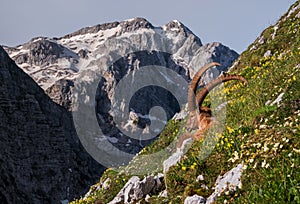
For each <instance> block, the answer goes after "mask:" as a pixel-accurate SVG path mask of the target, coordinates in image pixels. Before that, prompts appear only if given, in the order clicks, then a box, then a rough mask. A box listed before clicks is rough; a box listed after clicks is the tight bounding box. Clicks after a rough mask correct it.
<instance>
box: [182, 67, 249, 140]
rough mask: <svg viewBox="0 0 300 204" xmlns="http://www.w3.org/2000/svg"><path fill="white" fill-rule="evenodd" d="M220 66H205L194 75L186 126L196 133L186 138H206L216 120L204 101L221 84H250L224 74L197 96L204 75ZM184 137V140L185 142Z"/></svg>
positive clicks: (232, 75) (240, 78)
mask: <svg viewBox="0 0 300 204" xmlns="http://www.w3.org/2000/svg"><path fill="white" fill-rule="evenodd" d="M213 66H220V64H219V63H217V62H212V63H210V64H207V65H205V66H204V67H202V68H201V69H199V71H198V72H197V73H196V74H195V75H194V77H193V79H192V81H191V83H190V88H189V92H188V111H189V117H188V121H187V124H186V127H187V129H188V131H192V130H196V132H194V133H187V134H186V136H184V137H185V139H186V138H190V137H193V138H194V139H196V140H198V139H200V138H202V137H204V134H205V132H206V131H207V130H208V129H209V128H210V127H211V126H212V124H213V122H214V118H213V115H212V111H211V109H210V107H207V106H203V105H202V104H203V101H204V99H205V97H206V96H207V95H208V93H209V92H210V91H211V90H212V89H213V88H215V87H216V86H218V85H219V84H221V83H223V82H226V81H230V80H240V81H243V82H245V83H248V82H247V80H246V79H245V78H244V77H242V76H239V75H235V74H231V75H230V74H226V73H223V74H221V75H220V76H219V77H217V78H215V79H214V80H212V81H211V82H209V83H208V84H206V85H205V86H204V87H203V88H202V89H201V90H200V91H199V92H198V93H197V94H196V91H197V86H198V84H199V82H200V79H201V77H202V75H203V74H204V73H205V72H206V71H207V70H208V69H209V68H211V67H213ZM198 107H199V108H198ZM184 137H183V139H182V140H184Z"/></svg>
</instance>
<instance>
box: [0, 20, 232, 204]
mask: <svg viewBox="0 0 300 204" xmlns="http://www.w3.org/2000/svg"><path fill="white" fill-rule="evenodd" d="M3 48H4V49H2V48H1V61H0V63H1V64H0V65H1V66H0V68H1V70H0V71H1V75H0V77H1V81H2V84H1V87H0V89H1V92H0V94H1V95H0V114H1V121H0V126H1V137H0V138H1V143H0V145H1V150H0V151H1V156H0V161H1V177H0V181H1V182H0V201H1V202H2V203H58V202H59V201H66V200H70V199H72V198H74V197H78V196H79V195H80V194H82V193H83V192H85V191H86V188H87V187H88V186H89V184H91V183H93V182H95V179H96V178H99V175H100V174H101V173H102V170H103V167H101V166H100V165H98V164H97V163H96V161H95V160H94V159H93V158H92V157H91V156H89V154H88V153H87V152H86V151H85V149H84V148H83V146H82V145H81V141H80V140H79V137H78V132H80V131H79V130H78V129H75V127H74V123H73V120H72V116H74V112H76V110H75V109H76V108H74V106H73V105H74V104H72V96H73V95H74V94H73V93H74V90H76V89H77V91H78V87H82V86H85V85H91V84H96V88H95V89H93V94H94V95H92V96H91V97H86V98H84V100H83V104H88V105H91V106H93V111H94V113H92V114H90V113H88V112H86V113H85V115H87V116H88V117H91V116H93V117H95V118H96V119H97V122H98V125H99V127H100V129H101V130H102V133H103V134H105V137H107V138H108V139H107V140H108V141H109V142H110V144H112V145H113V146H114V147H116V148H117V149H119V150H121V151H123V152H126V153H128V154H131V155H135V154H136V153H138V152H139V151H140V150H141V149H142V148H144V147H145V146H147V145H149V144H150V143H152V142H153V141H154V140H155V139H156V138H151V139H148V140H141V139H138V138H134V139H133V138H130V137H129V136H128V135H126V134H124V133H123V132H122V131H120V128H121V129H122V128H123V129H126V128H127V127H129V126H130V128H132V129H134V128H135V127H133V126H134V125H135V126H136V127H138V128H142V129H143V128H144V129H147V127H149V126H150V125H151V123H152V122H153V121H152V119H153V118H151V117H150V115H149V111H151V110H152V108H153V107H156V106H160V107H162V108H163V109H164V110H165V112H166V119H167V120H169V119H171V118H172V117H173V116H174V114H175V113H176V112H178V111H179V110H180V109H181V108H182V107H181V106H182V105H183V104H184V103H185V102H186V101H184V100H183V101H182V103H181V104H178V103H177V101H176V100H178V98H176V97H174V96H173V95H172V94H174V93H171V92H170V91H169V90H166V89H162V88H159V87H157V86H155V85H156V84H154V86H150V87H145V88H144V87H143V86H142V87H140V88H141V89H139V90H138V91H137V92H136V93H134V94H133V97H132V98H131V100H130V102H128V104H129V105H128V107H129V111H130V114H129V115H130V118H127V119H128V120H126V121H123V123H122V124H121V125H120V126H116V124H115V121H114V118H116V117H119V116H120V117H121V118H124V117H126V116H127V115H126V114H128V113H127V112H128V111H127V110H125V109H122V107H123V106H122V103H121V102H122V100H123V99H124V98H122V97H123V95H122V97H121V98H119V99H118V100H115V89H116V88H117V85H118V84H119V83H120V82H121V81H122V80H123V79H124V78H126V77H128V76H131V75H130V74H132V76H136V75H135V74H137V73H139V70H142V69H144V68H145V70H146V69H147V67H151V66H152V67H153V66H157V67H163V68H166V69H167V70H171V71H172V72H174V73H176V74H177V75H178V76H180V77H182V79H184V80H185V81H186V82H187V83H188V82H189V81H190V79H191V78H192V76H193V75H194V74H195V72H196V71H197V70H198V69H200V68H201V67H202V66H203V65H205V64H207V63H209V62H212V61H215V62H219V63H221V64H222V66H220V67H216V68H213V69H211V70H210V71H208V72H207V73H206V75H205V76H204V77H203V79H202V80H203V83H207V82H208V81H210V80H211V78H214V77H216V76H218V75H219V74H220V73H221V72H223V71H226V70H227V69H228V68H229V67H230V66H231V65H232V63H233V62H234V61H235V60H236V59H237V57H238V54H237V53H236V52H235V51H233V50H231V49H230V48H228V47H226V46H224V45H222V44H221V43H218V42H213V43H208V44H204V45H203V44H202V42H201V40H200V39H199V38H198V37H197V36H196V35H194V34H193V32H192V31H191V30H190V29H188V28H187V27H186V26H184V25H183V24H182V23H181V22H179V21H176V20H174V21H171V22H169V23H167V24H166V25H163V26H161V27H156V26H153V25H152V24H151V23H150V22H148V21H147V20H146V19H143V18H133V19H129V20H125V21H121V22H113V23H105V24H99V25H95V26H91V27H86V28H82V29H80V30H78V31H76V32H74V33H71V34H67V35H65V36H63V37H55V38H50V37H35V38H33V39H32V40H30V41H29V42H27V43H25V44H22V45H19V46H16V47H7V46H3ZM6 52H7V54H6ZM19 67H20V68H19ZM154 74H155V75H154ZM156 74H157V73H152V76H150V77H148V78H157V79H156V80H157V81H156V82H157V83H159V82H160V81H161V80H164V81H166V82H171V83H173V82H172V79H171V80H170V79H169V75H167V74H166V72H165V71H160V72H159V73H158V75H156ZM96 76H97V77H96ZM98 76H100V77H98ZM138 80H139V79H138V78H134V77H133V78H132V83H136V82H137V81H138ZM156 82H155V83H156ZM174 84H175V83H174ZM175 87H177V88H178V90H179V91H184V90H183V89H182V88H183V87H180V85H179V84H175ZM124 88H126V86H125V87H124ZM127 88H128V87H127ZM129 88H130V87H129ZM180 88H181V89H182V90H181V89H180ZM81 91H82V90H81ZM185 92H186V93H187V90H185ZM78 93H79V94H80V93H82V92H78ZM122 93H127V91H124V90H123V92H122ZM128 93H129V92H128ZM178 93H179V92H178ZM178 93H177V94H178ZM124 97H125V96H124ZM181 97H182V98H186V96H185V95H183V96H181ZM185 100H186V99H185ZM94 101H95V102H96V103H95V104H94ZM120 104H121V105H120ZM119 105H120V107H121V109H120V112H119V113H118V115H116V114H117V113H116V112H113V110H112V109H113V107H116V106H119ZM72 112H73V115H72ZM80 122H83V123H85V122H86V121H80ZM75 125H76V121H75ZM99 127H98V128H99ZM151 131H154V132H155V131H156V130H151ZM76 132H77V133H76ZM148 132H149V130H148ZM93 139H94V141H96V142H95V144H96V145H98V144H97V142H100V143H101V140H99V139H98V140H97V138H93ZM100 143H99V145H100ZM100 157H102V155H100ZM126 162H129V161H125V163H126Z"/></svg>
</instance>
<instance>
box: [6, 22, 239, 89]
mask: <svg viewBox="0 0 300 204" xmlns="http://www.w3.org/2000/svg"><path fill="white" fill-rule="evenodd" d="M112 42H115V43H116V44H114V45H113V46H112V45H111V44H109V43H112ZM118 43H119V44H118ZM126 46H127V47H126ZM218 46H221V45H220V44H214V45H213V47H214V48H216V47H218ZM124 47H125V48H124ZM4 48H5V50H6V51H7V52H8V54H9V56H10V57H11V58H12V59H14V60H15V62H16V63H17V65H18V66H19V67H21V68H22V69H23V70H24V71H25V72H26V73H27V74H29V75H30V76H31V77H32V78H33V79H34V80H35V81H36V82H37V83H38V84H39V85H40V86H41V87H42V88H43V89H44V90H47V89H49V88H50V87H51V86H53V85H54V84H55V83H56V82H57V81H59V80H62V79H67V80H74V79H75V78H76V76H77V75H78V72H79V71H80V70H85V69H89V68H90V69H97V67H98V68H99V66H98V65H96V64H97V63H98V62H99V61H101V60H100V59H102V58H105V57H107V56H108V55H109V54H110V53H112V52H114V53H115V54H119V55H120V56H122V54H124V53H126V52H128V51H130V50H132V51H136V50H137V49H139V48H141V49H144V50H164V51H167V52H172V53H171V54H173V55H174V57H175V58H177V59H179V58H181V59H182V61H184V62H185V64H186V65H187V66H189V64H190V62H191V61H192V58H193V57H194V56H193V54H194V53H196V52H197V50H198V49H200V50H202V53H204V55H206V56H205V59H203V61H204V62H203V63H202V64H204V63H207V62H210V61H212V60H213V59H212V55H210V53H209V52H210V50H205V49H204V50H203V46H202V43H201V40H200V39H199V38H198V37H197V36H195V35H194V34H193V33H192V32H191V31H190V30H189V29H188V28H187V27H185V26H184V25H183V24H182V23H180V22H179V21H177V20H174V21H171V22H169V23H168V24H166V25H164V26H162V27H154V26H153V25H152V24H151V23H149V22H148V21H147V20H145V19H143V18H133V19H129V20H125V21H122V22H113V23H106V24H100V25H96V26H91V27H86V28H82V29H80V30H78V31H76V32H74V33H71V34H68V35H66V36H64V37H60V38H48V37H37V38H33V39H32V40H31V41H29V42H28V43H25V44H23V45H19V46H17V47H13V48H12V47H4ZM210 49H211V48H210ZM124 50H125V52H124ZM122 51H123V52H122ZM228 52H229V53H233V54H231V56H233V57H231V58H230V60H229V61H230V62H229V63H225V64H224V67H225V68H226V67H228V66H230V65H231V63H232V61H233V60H234V59H235V58H236V57H237V54H236V53H235V52H234V51H232V50H230V49H229V48H227V50H225V53H222V54H225V55H226V54H227V53H228ZM222 54H221V55H222ZM188 55H190V56H188ZM193 68H194V69H197V67H192V69H193ZM198 68H199V67H198ZM223 69H224V68H223Z"/></svg>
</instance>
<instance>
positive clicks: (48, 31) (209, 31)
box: [0, 0, 296, 53]
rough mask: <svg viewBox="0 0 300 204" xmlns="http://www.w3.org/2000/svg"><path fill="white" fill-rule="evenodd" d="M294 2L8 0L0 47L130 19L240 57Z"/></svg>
mask: <svg viewBox="0 0 300 204" xmlns="http://www.w3.org/2000/svg"><path fill="white" fill-rule="evenodd" d="M294 2H296V0H247V1H246V0H185V1H183V0H180V1H177V0H173V1H171V0H148V1H144V0H127V1H124V0H123V1H116V0H109V1H108V0H106V1H100V0H85V1H83V0H80V1H79V0H51V1H47V2H46V1H40V0H26V1H18V0H10V1H2V2H1V8H2V9H1V12H0V19H1V20H0V27H1V30H0V44H1V45H8V46H15V45H18V44H22V43H25V42H27V41H29V40H30V39H31V38H33V37H36V36H49V37H59V36H64V35H65V34H68V33H71V32H74V31H76V30H78V29H80V28H82V27H86V26H92V25H95V24H101V23H106V22H112V21H122V20H125V19H129V18H133V17H144V18H146V19H147V20H148V21H150V22H151V23H152V24H153V25H154V26H161V25H164V24H166V23H168V22H169V21H171V20H174V19H177V20H179V21H180V22H182V23H183V24H185V25H186V26H187V27H189V29H190V30H192V31H193V32H194V33H195V34H196V35H197V36H199V37H200V39H201V40H202V42H203V43H208V42H221V43H223V44H224V45H226V46H228V47H230V48H232V49H234V50H235V51H237V52H239V53H241V52H242V51H244V50H245V49H246V48H247V47H248V45H249V44H250V43H252V42H253V41H254V40H255V39H256V38H257V37H258V35H259V34H260V33H261V32H262V31H263V30H264V29H265V28H267V27H268V26H270V25H272V24H274V23H275V22H276V21H277V20H278V19H279V17H280V16H281V15H283V14H284V13H285V12H286V11H287V10H288V8H289V7H290V5H292V4H293V3H294Z"/></svg>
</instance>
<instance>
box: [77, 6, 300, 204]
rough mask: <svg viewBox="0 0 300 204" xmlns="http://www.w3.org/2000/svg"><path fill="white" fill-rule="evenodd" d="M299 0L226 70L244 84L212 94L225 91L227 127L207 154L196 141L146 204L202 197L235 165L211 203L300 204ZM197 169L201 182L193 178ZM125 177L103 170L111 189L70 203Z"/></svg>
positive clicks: (165, 139) (167, 136) (173, 130)
mask: <svg viewBox="0 0 300 204" xmlns="http://www.w3.org/2000/svg"><path fill="white" fill-rule="evenodd" d="M299 5H300V3H299V1H297V2H296V3H295V4H294V5H292V7H291V9H290V10H289V11H288V12H287V13H286V14H285V15H284V16H282V17H281V19H280V20H279V21H278V23H277V24H276V25H274V26H271V27H269V28H267V29H266V30H265V31H263V33H262V34H261V36H260V37H259V38H258V39H257V40H256V41H255V42H254V43H253V44H252V45H250V46H249V49H248V50H246V51H245V52H244V53H242V54H241V56H240V58H239V60H238V62H237V63H235V65H234V67H233V68H232V69H231V72H233V73H236V74H240V75H242V76H244V77H245V78H246V79H247V80H248V81H249V85H248V86H247V87H244V86H242V84H239V83H232V82H229V83H227V84H225V88H224V89H223V90H222V92H219V93H217V97H224V96H226V99H227V101H228V106H227V114H226V128H225V130H224V132H223V133H222V134H219V135H218V137H219V141H218V143H217V145H216V147H215V149H214V150H213V152H212V153H211V154H210V156H209V157H208V158H206V159H202V158H199V152H200V151H201V144H202V142H201V141H199V142H194V144H193V145H192V147H191V148H190V149H189V150H188V152H187V154H186V156H185V157H184V158H183V159H182V160H181V162H180V163H178V165H176V166H174V167H172V168H171V169H170V171H169V172H168V173H167V177H166V178H165V181H166V185H167V186H168V197H167V198H163V197H159V196H158V195H152V197H151V198H150V202H151V203H182V202H183V200H184V198H185V197H186V196H192V195H194V194H198V195H200V196H203V197H207V196H209V195H210V194H211V193H212V192H213V189H212V188H213V186H214V182H215V180H216V178H217V176H218V175H222V174H224V173H226V172H227V171H228V170H230V169H231V168H233V167H235V166H236V165H237V164H239V163H243V164H244V169H245V170H244V172H243V176H242V183H243V186H240V189H239V190H238V191H237V192H224V194H223V195H222V196H221V197H219V199H218V201H217V202H218V203H300V193H299V191H300V169H299V164H300V139H299V138H300V70H299V69H300V60H299V59H300V29H299V27H300V6H299ZM179 127H180V125H179V124H178V122H174V121H170V122H169V124H168V126H167V127H166V128H165V130H164V132H163V133H162V134H161V136H160V138H159V139H158V140H157V141H156V142H155V143H154V144H152V145H151V146H149V147H147V148H145V149H144V150H143V152H142V153H141V154H147V153H151V152H153V151H155V150H156V149H159V148H164V147H165V146H166V145H167V144H169V142H170V141H172V139H173V138H174V137H175V135H176V134H177V132H178V128H179ZM138 157H139V156H137V157H136V158H135V159H137V160H138ZM121 172H122V171H121ZM198 175H203V177H204V181H197V180H196V178H197V176H198ZM107 178H110V179H107ZM128 178H130V175H126V174H125V173H123V174H122V173H117V171H115V170H113V169H109V170H107V171H106V172H105V173H104V175H103V176H102V178H101V182H102V183H103V182H104V181H109V182H110V184H111V185H110V187H111V188H109V189H105V188H104V187H103V185H102V187H101V188H99V189H98V190H94V191H92V193H91V194H90V196H89V197H88V198H87V199H81V200H77V201H74V203H93V202H95V201H97V202H98V203H106V202H108V201H110V200H112V198H113V197H114V196H115V195H116V194H117V193H118V191H119V190H120V189H121V188H122V187H123V185H124V184H125V183H126V181H127V180H128ZM101 182H100V183H101ZM204 185H205V186H206V187H207V188H205V187H204ZM98 186H100V184H99V185H98ZM92 188H93V187H92Z"/></svg>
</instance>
